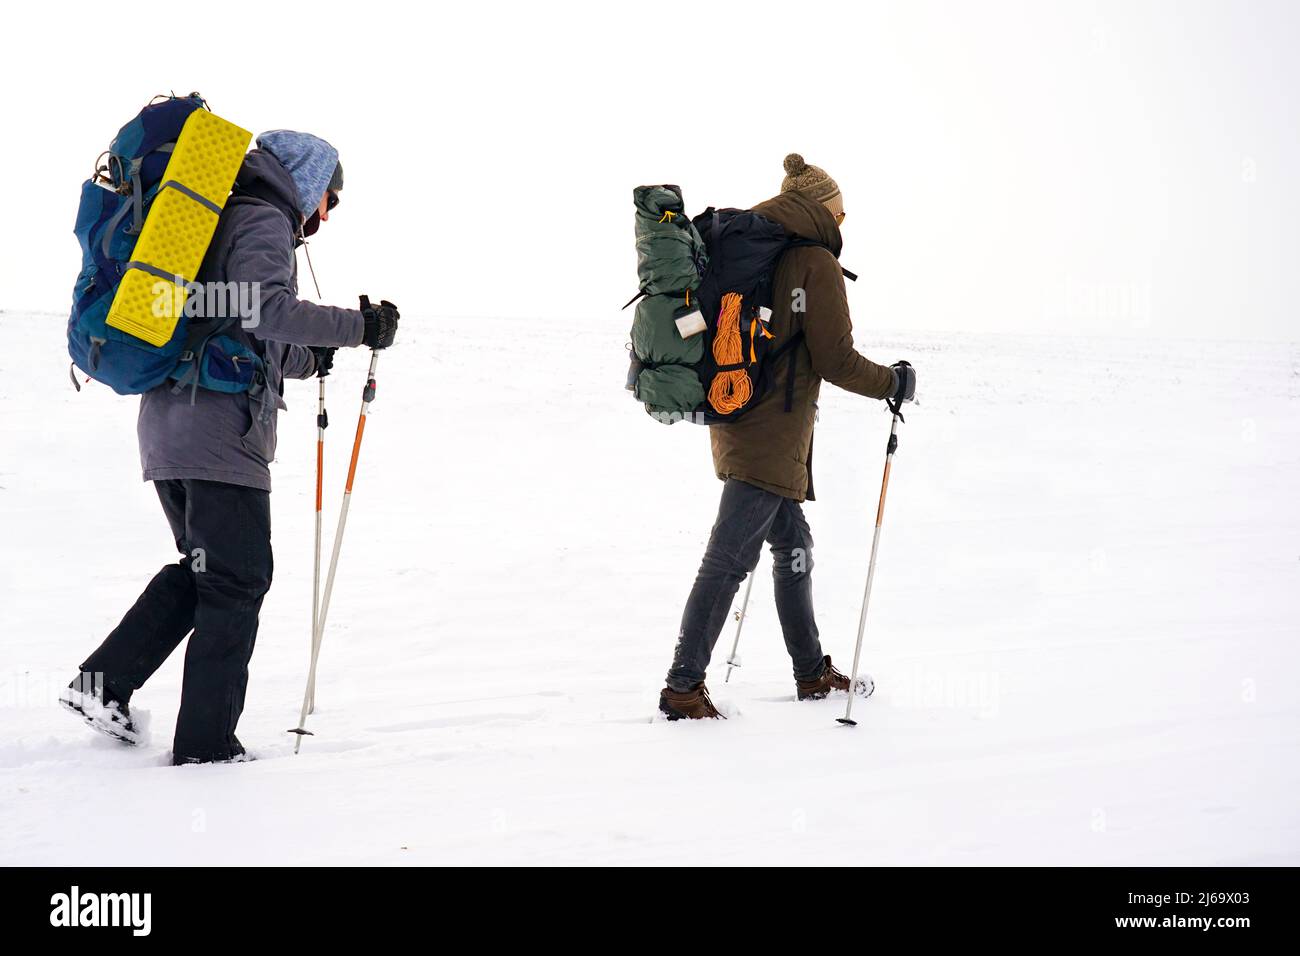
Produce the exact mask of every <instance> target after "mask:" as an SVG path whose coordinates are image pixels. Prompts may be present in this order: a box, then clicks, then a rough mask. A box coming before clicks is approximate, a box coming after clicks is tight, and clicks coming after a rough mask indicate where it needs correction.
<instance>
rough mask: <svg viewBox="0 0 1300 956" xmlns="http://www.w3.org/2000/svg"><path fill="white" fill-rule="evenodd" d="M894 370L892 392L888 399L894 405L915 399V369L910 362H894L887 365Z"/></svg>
mask: <svg viewBox="0 0 1300 956" xmlns="http://www.w3.org/2000/svg"><path fill="white" fill-rule="evenodd" d="M889 367H890V368H891V369H893V370H894V394H893V395H891V396H890V397H889V398H890V401H892V402H893V403H894V404H895V405H899V404H902V403H903V402H910V401H914V400H915V399H916V369H914V368H912V363H911V362H895V363H894V364H893V365H891V366H889Z"/></svg>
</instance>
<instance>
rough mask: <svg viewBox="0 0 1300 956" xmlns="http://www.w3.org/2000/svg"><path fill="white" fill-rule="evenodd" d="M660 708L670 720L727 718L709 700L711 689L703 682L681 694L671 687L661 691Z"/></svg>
mask: <svg viewBox="0 0 1300 956" xmlns="http://www.w3.org/2000/svg"><path fill="white" fill-rule="evenodd" d="M659 710H660V711H662V712H663V713H664V714H665V715H666V716H667V717H668V719H669V720H704V719H706V718H707V719H710V720H726V719H727V718H726V717H723V716H722V714H720V713H718V708H716V707H714V706H713V701H711V700H709V689H708V688H707V687H705V686H704V685H703V684H700V686H698V687H696V688H695V689H694V690H688V691H687V692H686V693H684V694H679V693H678V692H677V691H675V690H673V689H672V688H671V687H665V688H664V689H663V690H661V691H660V692H659Z"/></svg>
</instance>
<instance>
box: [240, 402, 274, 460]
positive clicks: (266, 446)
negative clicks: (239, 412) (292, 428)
mask: <svg viewBox="0 0 1300 956" xmlns="http://www.w3.org/2000/svg"><path fill="white" fill-rule="evenodd" d="M240 397H241V399H242V401H243V404H244V409H245V413H246V414H247V416H248V428H247V429H246V430H245V431H244V434H243V435H241V436H240V441H241V442H242V443H243V445H244V449H245V450H246V451H248V452H249V453H250V454H252V455H254V456H256V457H257V458H258V459H260V460H261V461H262V462H263V463H264V464H266V465H270V464H271V461H272V460H273V459H274V458H275V412H274V410H272V412H271V415H270V418H269V419H268V420H267V421H263V420H262V417H263V416H262V414H261V411H262V410H261V408H260V407H259V406H258V404H257V403H256V402H254V401H252V400H250V399H249V398H248V396H247V394H244V395H242V396H240Z"/></svg>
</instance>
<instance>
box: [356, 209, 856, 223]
mask: <svg viewBox="0 0 1300 956" xmlns="http://www.w3.org/2000/svg"><path fill="white" fill-rule="evenodd" d="M331 208H332V207H331ZM848 217H849V214H848V213H847V212H837V213H836V214H835V225H837V226H838V225H841V224H842V223H843V222H844V220H845V219H847V218H848Z"/></svg>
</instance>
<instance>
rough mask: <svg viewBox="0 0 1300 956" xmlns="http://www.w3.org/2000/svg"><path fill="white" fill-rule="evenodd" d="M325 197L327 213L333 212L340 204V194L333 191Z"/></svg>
mask: <svg viewBox="0 0 1300 956" xmlns="http://www.w3.org/2000/svg"><path fill="white" fill-rule="evenodd" d="M325 196H326V199H325V211H326V212H333V211H334V207H335V206H337V205H338V204H339V194H338V193H336V192H334V191H333V190H331V191H330V192H328V193H326V194H325Z"/></svg>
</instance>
